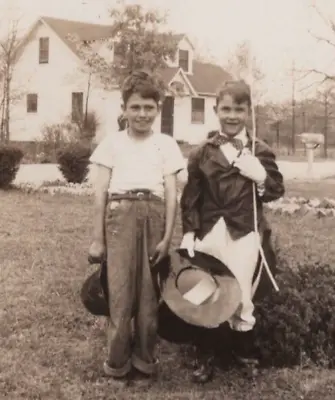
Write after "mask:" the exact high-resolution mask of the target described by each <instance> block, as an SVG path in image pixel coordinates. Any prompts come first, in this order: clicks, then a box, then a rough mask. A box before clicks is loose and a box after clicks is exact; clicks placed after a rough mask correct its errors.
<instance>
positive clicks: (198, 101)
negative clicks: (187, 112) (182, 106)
mask: <svg viewBox="0 0 335 400" xmlns="http://www.w3.org/2000/svg"><path fill="white" fill-rule="evenodd" d="M191 123H192V124H204V123H205V99H202V98H192V115H191Z"/></svg>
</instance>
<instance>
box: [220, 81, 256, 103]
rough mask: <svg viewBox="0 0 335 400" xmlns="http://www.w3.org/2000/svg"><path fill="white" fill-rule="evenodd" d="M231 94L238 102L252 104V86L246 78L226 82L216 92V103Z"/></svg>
mask: <svg viewBox="0 0 335 400" xmlns="http://www.w3.org/2000/svg"><path fill="white" fill-rule="evenodd" d="M227 94H228V95H230V96H231V97H232V98H233V99H234V101H235V102H236V103H237V104H241V103H248V105H249V107H250V106H251V92H250V86H249V85H248V84H247V83H246V82H245V81H244V80H234V81H226V82H224V83H223V84H222V85H221V86H220V87H219V88H218V90H217V92H216V105H218V104H219V102H220V100H222V99H223V97H224V96H225V95H227Z"/></svg>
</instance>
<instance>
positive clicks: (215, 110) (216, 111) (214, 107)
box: [213, 106, 218, 114]
mask: <svg viewBox="0 0 335 400" xmlns="http://www.w3.org/2000/svg"><path fill="white" fill-rule="evenodd" d="M213 110H214V112H215V114H217V113H218V108H217V106H213Z"/></svg>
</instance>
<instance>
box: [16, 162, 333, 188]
mask: <svg viewBox="0 0 335 400" xmlns="http://www.w3.org/2000/svg"><path fill="white" fill-rule="evenodd" d="M278 166H279V169H280V171H281V172H282V174H283V175H284V178H285V180H291V179H298V180H307V179H324V178H328V177H331V176H334V177H335V161H325V162H316V163H315V164H314V166H313V176H312V177H311V176H308V174H307V164H306V163H304V162H291V161H278ZM93 174H94V172H93V171H92V170H91V171H90V173H89V176H88V179H89V181H92V178H93V176H94V175H93ZM186 178H187V174H186V173H185V172H182V173H181V174H179V179H180V180H181V181H185V180H186ZM57 179H59V180H62V181H63V180H64V178H63V177H62V175H61V173H60V171H59V170H58V167H57V165H56V164H23V165H21V167H20V170H19V172H18V174H17V176H16V180H15V183H32V184H41V183H43V181H55V180H57Z"/></svg>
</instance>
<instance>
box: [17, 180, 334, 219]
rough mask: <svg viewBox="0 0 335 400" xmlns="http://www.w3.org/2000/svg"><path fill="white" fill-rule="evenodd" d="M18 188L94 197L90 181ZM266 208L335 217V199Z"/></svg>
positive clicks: (285, 200)
mask: <svg viewBox="0 0 335 400" xmlns="http://www.w3.org/2000/svg"><path fill="white" fill-rule="evenodd" d="M16 187H17V188H19V189H20V190H23V191H25V192H27V193H33V192H42V193H49V194H51V195H55V194H57V193H60V194H65V193H67V194H73V195H79V196H83V195H86V196H91V195H93V186H92V184H91V183H89V182H88V181H86V182H84V183H82V184H75V183H66V182H64V181H61V180H56V181H44V182H43V183H42V184H40V185H37V184H32V183H20V184H17V185H16ZM265 207H266V208H267V209H269V210H271V211H273V212H274V213H279V214H287V215H299V216H304V215H307V214H309V215H315V216H317V217H319V218H322V217H335V199H331V198H327V197H325V198H323V199H317V198H312V199H307V198H305V197H282V198H281V199H279V200H277V201H273V202H271V203H267V204H265Z"/></svg>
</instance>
